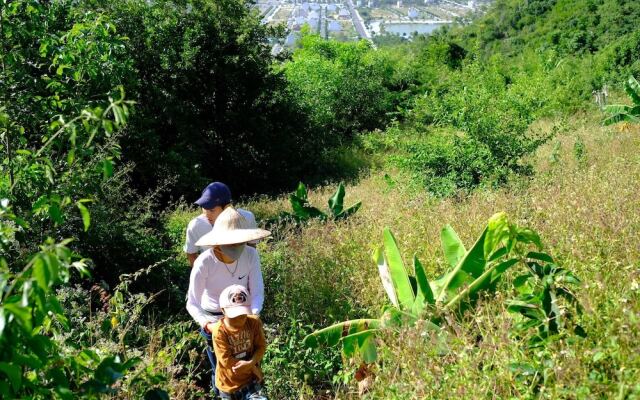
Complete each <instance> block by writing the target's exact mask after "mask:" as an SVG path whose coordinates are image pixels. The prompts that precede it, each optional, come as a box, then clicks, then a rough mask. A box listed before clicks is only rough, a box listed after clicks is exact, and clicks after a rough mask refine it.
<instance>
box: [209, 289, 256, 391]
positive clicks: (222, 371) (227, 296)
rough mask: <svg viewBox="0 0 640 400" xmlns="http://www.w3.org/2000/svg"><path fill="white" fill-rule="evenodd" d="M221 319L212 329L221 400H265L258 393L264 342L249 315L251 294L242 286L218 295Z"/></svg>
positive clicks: (253, 316)
mask: <svg viewBox="0 0 640 400" xmlns="http://www.w3.org/2000/svg"><path fill="white" fill-rule="evenodd" d="M219 304H220V308H222V311H223V312H224V318H223V319H222V320H220V321H219V322H218V323H216V324H215V326H214V328H213V332H212V333H213V335H212V336H213V348H214V350H215V353H216V358H217V366H216V386H217V387H218V390H219V391H220V397H221V398H222V399H231V400H266V399H267V398H266V397H265V396H263V395H262V394H261V390H262V386H261V384H262V382H263V375H262V370H261V369H260V366H259V365H258V364H259V363H260V361H261V360H262V357H263V356H264V353H265V350H266V342H265V338H264V330H263V329H262V322H261V321H260V318H258V316H256V315H251V294H250V293H249V291H248V290H247V289H246V288H245V287H244V286H241V285H232V286H229V287H227V288H225V289H224V290H223V291H222V293H221V294H220V302H219Z"/></svg>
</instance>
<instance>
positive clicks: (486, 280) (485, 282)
mask: <svg viewBox="0 0 640 400" xmlns="http://www.w3.org/2000/svg"><path fill="white" fill-rule="evenodd" d="M518 261H520V259H518V258H512V259H508V260H506V261H503V262H500V263H494V264H493V265H492V266H491V267H489V268H487V270H486V271H485V272H484V273H483V274H482V275H480V276H479V277H477V278H476V279H475V280H473V282H471V283H470V284H469V285H468V286H466V287H465V288H464V289H463V290H462V291H460V292H459V293H457V294H456V295H455V296H454V297H453V298H451V299H450V300H449V302H448V303H447V304H446V305H445V306H444V309H445V310H452V309H454V308H455V307H458V306H459V305H460V303H461V302H462V300H465V299H468V298H473V297H475V295H476V294H477V293H478V292H480V291H481V290H484V289H486V288H488V287H489V285H491V284H494V283H496V282H497V280H498V279H499V278H500V276H502V274H503V273H504V272H505V271H506V270H508V269H509V268H511V267H512V266H514V265H516V264H517V263H518Z"/></svg>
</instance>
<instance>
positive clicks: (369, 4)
mask: <svg viewBox="0 0 640 400" xmlns="http://www.w3.org/2000/svg"><path fill="white" fill-rule="evenodd" d="M373 5H374V3H373V0H369V2H368V3H367V7H369V8H373Z"/></svg>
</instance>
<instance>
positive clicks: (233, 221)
mask: <svg viewBox="0 0 640 400" xmlns="http://www.w3.org/2000/svg"><path fill="white" fill-rule="evenodd" d="M269 235H271V233H270V232H269V231H266V230H264V229H258V228H255V227H254V225H252V224H251V223H250V221H248V219H247V218H245V217H244V216H243V215H242V214H241V213H239V212H238V211H237V210H236V209H234V208H233V207H227V208H225V209H224V211H222V212H221V213H220V215H218V217H217V219H216V223H215V225H214V226H213V229H212V230H211V231H210V232H208V233H206V234H205V235H204V236H202V237H201V238H200V239H199V240H198V241H197V242H196V243H195V244H196V246H201V247H203V248H206V249H207V250H205V251H204V252H203V253H201V254H200V255H199V256H198V257H197V258H196V260H195V262H194V264H193V268H192V269H191V276H190V279H189V290H188V292H187V311H188V312H189V314H190V315H191V317H193V319H194V320H195V321H196V322H197V323H198V325H199V326H200V334H201V335H202V336H203V337H204V338H205V339H206V340H207V355H208V357H209V361H210V362H211V368H212V374H211V379H212V381H211V382H212V388H213V390H214V391H216V388H215V368H216V357H215V353H214V352H213V349H212V347H211V345H212V341H211V340H212V337H211V332H212V329H213V326H214V325H215V323H216V322H218V320H220V319H221V318H222V316H223V314H222V310H221V309H220V304H219V298H220V293H222V291H223V290H224V289H225V288H226V287H228V286H231V285H242V286H244V287H246V288H247V289H248V290H249V292H250V293H251V312H252V313H253V314H255V315H259V314H260V311H261V310H262V304H263V302H264V283H263V280H262V271H261V270H260V258H259V257H258V252H257V250H256V249H255V248H253V247H250V246H248V245H247V243H248V242H251V241H255V240H259V239H262V238H265V237H267V236H269Z"/></svg>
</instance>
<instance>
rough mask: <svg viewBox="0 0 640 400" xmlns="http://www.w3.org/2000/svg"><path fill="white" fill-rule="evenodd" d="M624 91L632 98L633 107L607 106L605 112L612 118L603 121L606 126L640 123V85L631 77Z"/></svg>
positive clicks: (624, 105)
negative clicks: (621, 123) (624, 122)
mask: <svg viewBox="0 0 640 400" xmlns="http://www.w3.org/2000/svg"><path fill="white" fill-rule="evenodd" d="M624 91H625V92H626V93H627V94H628V95H629V97H630V98H631V102H632V103H633V105H630V106H629V105H626V104H612V105H609V106H606V107H605V108H604V111H605V112H606V113H607V114H610V116H609V117H608V118H606V119H605V120H604V121H603V123H604V124H605V125H612V124H615V123H618V122H622V121H627V122H632V123H636V124H637V123H640V83H638V81H637V80H636V78H634V77H633V76H631V77H629V80H628V81H627V82H626V83H625V85H624Z"/></svg>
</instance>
